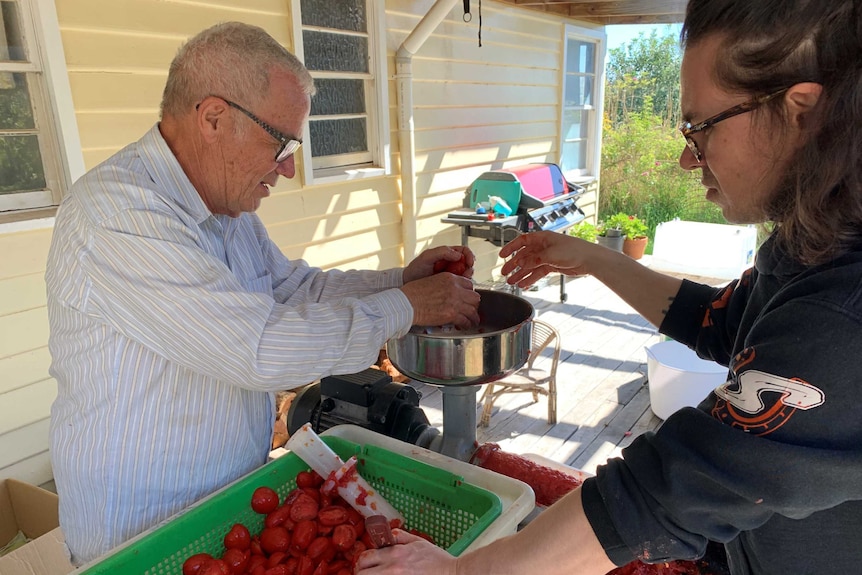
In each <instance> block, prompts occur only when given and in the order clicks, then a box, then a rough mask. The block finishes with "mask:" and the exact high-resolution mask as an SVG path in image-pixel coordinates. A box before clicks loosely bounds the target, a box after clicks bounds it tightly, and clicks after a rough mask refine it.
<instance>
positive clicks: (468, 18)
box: [464, 0, 473, 22]
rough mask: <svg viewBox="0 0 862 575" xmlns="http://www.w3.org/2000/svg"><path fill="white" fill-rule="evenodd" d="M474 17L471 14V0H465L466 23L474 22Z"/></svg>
mask: <svg viewBox="0 0 862 575" xmlns="http://www.w3.org/2000/svg"><path fill="white" fill-rule="evenodd" d="M472 21H473V15H472V14H470V0H464V22H472Z"/></svg>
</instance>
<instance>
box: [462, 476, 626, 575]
mask: <svg viewBox="0 0 862 575" xmlns="http://www.w3.org/2000/svg"><path fill="white" fill-rule="evenodd" d="M615 567H616V565H614V564H613V563H612V562H611V560H610V559H608V557H607V555H606V554H605V552H604V550H603V549H602V546H601V544H600V543H599V541H598V539H597V538H596V536H595V534H594V533H593V530H592V528H591V527H590V524H589V521H588V520H587V518H586V515H585V514H584V508H583V505H582V502H581V490H580V489H576V490H575V491H573V492H571V493H570V494H569V495H567V496H566V497H564V498H563V499H561V500H560V501H559V502H557V503H556V504H554V505H552V506H551V507H549V508H548V509H547V510H545V511H544V512H542V513H541V514H540V515H539V517H538V518H536V519H535V520H534V521H532V522H530V524H529V525H527V527H526V528H524V529H523V530H521V531H520V532H518V533H517V534H515V535H512V536H510V537H507V538H505V539H501V540H498V541H495V542H494V543H492V544H490V545H488V546H486V547H483V548H481V549H479V550H477V551H475V552H473V553H470V554H468V555H465V556H463V557H461V558H459V559H458V564H457V573H458V575H469V574H474V573H494V574H497V575H506V574H512V575H522V574H524V573H542V574H544V575H552V574H555V573H565V574H567V575H569V574H577V575H604V574H605V573H607V572H609V571H611V570H612V569H614V568H615Z"/></svg>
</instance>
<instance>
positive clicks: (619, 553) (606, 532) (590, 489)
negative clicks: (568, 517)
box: [581, 477, 637, 567]
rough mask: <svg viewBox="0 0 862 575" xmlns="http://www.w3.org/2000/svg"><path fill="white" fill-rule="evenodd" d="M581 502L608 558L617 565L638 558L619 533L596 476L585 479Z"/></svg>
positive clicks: (620, 565) (625, 563) (619, 565)
mask: <svg viewBox="0 0 862 575" xmlns="http://www.w3.org/2000/svg"><path fill="white" fill-rule="evenodd" d="M581 502H582V504H583V506H584V514H585V515H586V516H587V521H589V522H590V527H592V528H593V532H594V533H595V534H596V538H598V540H599V543H601V545H602V548H603V549H604V550H605V553H606V554H607V556H608V558H609V559H610V560H611V561H613V562H614V565H616V566H617V567H622V566H623V565H627V564H629V563H631V562H632V561H634V560H635V559H637V557H635V554H634V553H632V551H631V549H629V548H628V547H627V546H626V545H625V543H623V540H622V538H621V537H620V535H619V533H617V530H616V528H615V527H614V524H613V521H611V516H610V514H608V510H607V508H606V507H605V502H604V500H603V499H602V495H601V493H599V488H598V483H597V482H596V479H595V478H592V477H591V478H590V479H587V480H586V481H584V484H583V485H582V486H581Z"/></svg>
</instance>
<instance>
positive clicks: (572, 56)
mask: <svg viewBox="0 0 862 575" xmlns="http://www.w3.org/2000/svg"><path fill="white" fill-rule="evenodd" d="M566 72H568V73H572V72H580V73H582V74H595V73H596V46H595V44H593V43H592V42H582V41H581V40H573V39H571V38H570V39H569V40H568V42H567V43H566Z"/></svg>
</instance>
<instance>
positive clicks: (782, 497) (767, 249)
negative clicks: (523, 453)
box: [583, 239, 862, 575]
mask: <svg viewBox="0 0 862 575" xmlns="http://www.w3.org/2000/svg"><path fill="white" fill-rule="evenodd" d="M660 331H661V332H662V333H665V334H667V335H669V336H670V337H672V338H673V339H675V340H677V341H680V342H682V343H685V344H687V345H689V346H690V347H692V348H694V349H695V350H696V351H697V353H698V355H700V356H701V357H703V358H706V359H712V360H715V361H717V362H718V363H720V364H722V365H727V366H729V368H730V369H729V374H728V381H727V383H725V384H723V385H721V386H719V387H718V388H717V389H716V391H715V392H714V393H712V394H710V396H709V397H708V398H707V399H706V400H704V401H703V402H702V403H701V404H700V405H699V406H698V408H697V409H695V408H690V407H689V408H684V409H681V410H680V411H678V412H676V413H674V414H673V415H672V416H670V417H669V418H668V419H667V421H665V422H664V424H663V425H662V426H661V427H660V428H659V430H658V431H657V432H655V433H646V434H644V435H642V436H641V437H638V438H637V439H636V440H635V441H634V442H633V443H632V444H631V445H630V446H629V447H628V448H626V449H625V450H623V457H622V459H612V460H610V461H608V463H607V464H606V465H603V466H601V467H599V469H598V472H597V475H596V477H595V478H594V479H591V480H588V481H587V482H585V484H584V487H583V500H584V508H585V511H586V514H587V518H588V519H589V521H590V524H591V525H592V527H593V529H594V530H595V531H596V534H597V535H598V537H599V541H601V543H602V545H603V546H604V548H605V551H606V552H607V553H608V555H609V557H610V558H611V560H612V561H614V563H616V564H617V565H624V564H626V563H628V562H630V561H632V560H634V559H641V560H643V561H646V562H650V563H652V562H659V561H666V560H670V559H694V558H697V557H700V556H701V555H702V554H703V552H704V550H705V547H706V543H707V540H714V541H720V542H723V543H725V546H726V549H727V554H728V561H729V566H730V570H731V573H733V575H743V574H745V575H747V574H757V575H762V574H763V575H765V574H770V575H771V574H775V575H787V574H791V573H792V574H793V575H806V574H812V575H813V574H818V575H819V574H824V573H862V247H860V248H858V249H857V250H855V251H853V252H851V253H849V254H846V255H844V256H841V257H839V258H837V259H835V260H833V261H832V262H830V263H829V264H825V265H821V266H816V267H804V266H802V265H800V264H798V263H795V262H794V261H793V260H790V259H789V258H788V257H786V256H783V255H782V254H781V253H780V252H779V251H778V250H777V249H776V248H775V245H774V241H773V240H772V239H770V240H768V241H767V242H766V243H765V244H764V245H763V246H762V247H761V249H760V250H759V252H758V256H757V260H756V265H755V268H753V269H751V270H748V271H746V272H745V273H744V274H743V275H742V277H741V278H740V279H739V280H736V281H734V282H731V283H730V284H729V285H727V286H726V287H723V288H712V287H710V286H705V285H700V284H695V283H691V282H688V281H686V282H684V283H683V285H682V287H681V288H680V290H679V293H678V294H677V296H676V299H675V300H674V302H673V303H672V305H671V307H670V309H669V310H668V315H667V316H666V317H665V319H664V321H663V322H662V325H661V328H660Z"/></svg>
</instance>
